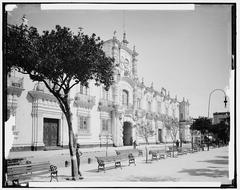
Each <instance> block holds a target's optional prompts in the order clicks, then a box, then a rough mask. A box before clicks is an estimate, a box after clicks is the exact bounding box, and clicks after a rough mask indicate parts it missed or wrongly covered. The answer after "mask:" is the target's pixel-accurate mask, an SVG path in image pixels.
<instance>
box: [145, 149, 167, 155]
mask: <svg viewBox="0 0 240 190" xmlns="http://www.w3.org/2000/svg"><path fill="white" fill-rule="evenodd" d="M164 152H165V150H162V149H150V150H149V154H154V153H164Z"/></svg>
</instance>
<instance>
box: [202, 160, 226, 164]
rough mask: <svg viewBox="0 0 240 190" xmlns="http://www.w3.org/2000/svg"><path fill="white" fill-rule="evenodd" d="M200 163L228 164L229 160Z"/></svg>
mask: <svg viewBox="0 0 240 190" xmlns="http://www.w3.org/2000/svg"><path fill="white" fill-rule="evenodd" d="M198 162H207V163H210V164H225V165H227V164H228V160H204V161H198Z"/></svg>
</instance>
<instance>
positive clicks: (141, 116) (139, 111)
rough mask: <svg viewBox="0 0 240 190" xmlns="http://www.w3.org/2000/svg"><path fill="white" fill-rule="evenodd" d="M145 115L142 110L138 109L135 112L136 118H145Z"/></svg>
mask: <svg viewBox="0 0 240 190" xmlns="http://www.w3.org/2000/svg"><path fill="white" fill-rule="evenodd" d="M145 114H146V111H145V110H143V109H141V108H138V109H137V110H136V116H137V117H138V118H143V117H144V116H145Z"/></svg>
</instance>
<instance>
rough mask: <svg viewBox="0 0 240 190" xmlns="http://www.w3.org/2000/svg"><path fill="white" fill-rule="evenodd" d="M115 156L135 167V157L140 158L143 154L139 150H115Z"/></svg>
mask: <svg viewBox="0 0 240 190" xmlns="http://www.w3.org/2000/svg"><path fill="white" fill-rule="evenodd" d="M116 154H117V155H118V156H119V158H120V159H121V160H126V159H128V163H129V164H128V165H130V164H135V165H136V160H135V157H137V156H140V155H141V156H142V155H143V152H142V150H139V149H125V150H116Z"/></svg>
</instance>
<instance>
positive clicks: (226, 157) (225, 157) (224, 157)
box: [216, 156, 228, 159]
mask: <svg viewBox="0 0 240 190" xmlns="http://www.w3.org/2000/svg"><path fill="white" fill-rule="evenodd" d="M216 158H223V159H228V156H216Z"/></svg>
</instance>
